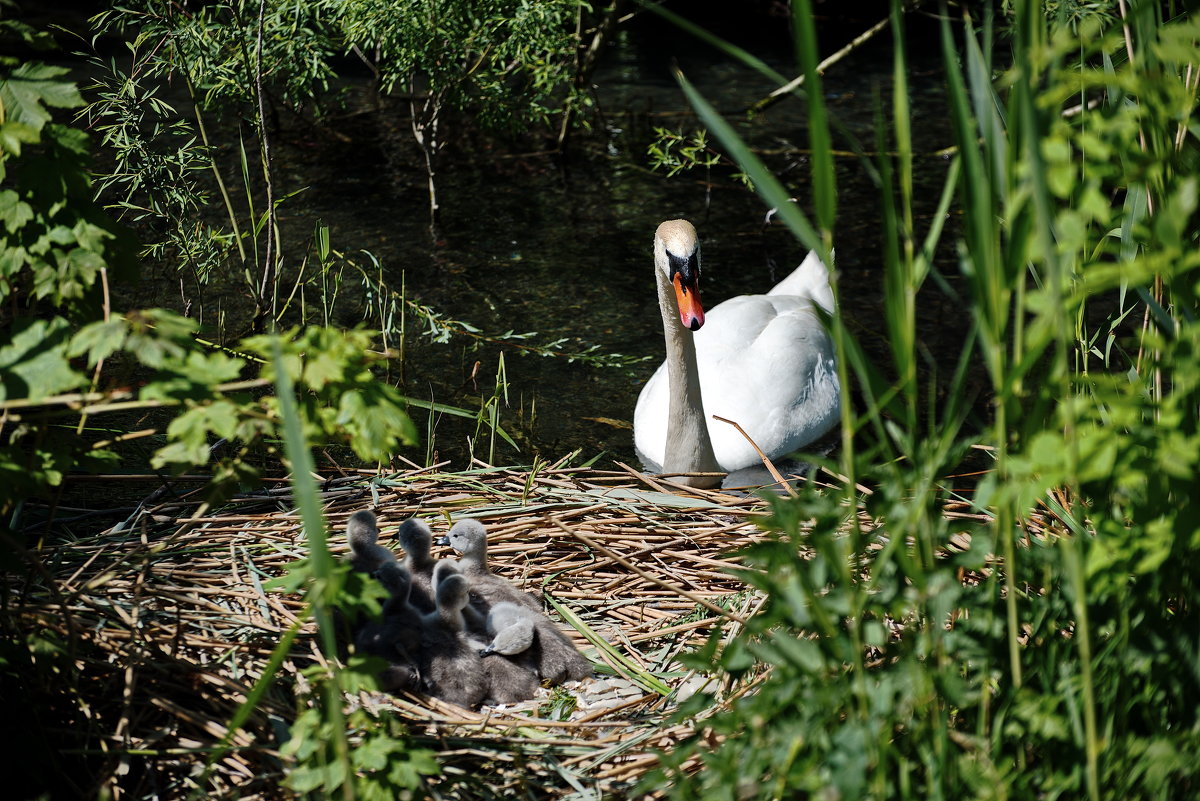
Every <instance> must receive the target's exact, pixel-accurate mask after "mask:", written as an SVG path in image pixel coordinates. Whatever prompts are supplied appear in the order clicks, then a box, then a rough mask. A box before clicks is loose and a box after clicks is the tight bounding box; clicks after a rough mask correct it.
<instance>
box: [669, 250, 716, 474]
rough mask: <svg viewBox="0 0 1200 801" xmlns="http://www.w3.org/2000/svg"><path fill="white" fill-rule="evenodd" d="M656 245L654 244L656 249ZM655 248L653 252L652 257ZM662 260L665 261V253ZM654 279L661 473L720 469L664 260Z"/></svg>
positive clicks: (691, 343)
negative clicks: (661, 367) (662, 363)
mask: <svg viewBox="0 0 1200 801" xmlns="http://www.w3.org/2000/svg"><path fill="white" fill-rule="evenodd" d="M657 250H658V249H657V248H656V251H657ZM659 255H660V254H659V252H656V253H655V257H656V259H657V258H658V257H659ZM662 261H663V262H665V261H666V257H665V254H664V255H663V256H662ZM655 277H656V278H657V280H658V305H659V309H660V310H661V311H662V318H663V335H664V337H665V339H666V345H667V380H668V387H669V394H670V402H669V403H668V406H667V449H666V454H665V456H664V458H663V466H662V468H663V472H664V473H710V472H716V471H719V470H720V466H719V465H718V464H717V458H716V456H715V455H714V454H713V447H712V440H711V439H710V438H709V436H708V421H707V420H706V419H705V415H704V401H703V399H702V397H701V395H700V371H699V370H698V369H697V367H696V343H695V341H694V340H693V339H692V332H691V331H688V330H687V329H686V328H684V327H683V324H682V323H681V322H680V321H679V307H678V305H677V304H676V302H675V290H674V288H673V287H672V286H671V284H670V283H669V282H668V281H667V276H666V270H665V264H660V265H659V269H657V270H655ZM676 481H678V482H679V483H680V484H686V485H688V486H691V487H711V486H715V485H716V484H719V483H720V479H719V478H717V477H711V478H701V477H692V478H687V477H684V478H679V479H676Z"/></svg>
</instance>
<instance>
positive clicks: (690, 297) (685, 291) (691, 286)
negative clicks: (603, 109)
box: [671, 273, 704, 331]
mask: <svg viewBox="0 0 1200 801" xmlns="http://www.w3.org/2000/svg"><path fill="white" fill-rule="evenodd" d="M671 283H672V284H673V285H674V287H675V302H676V303H677V304H678V305H679V322H681V323H683V327H684V328H686V329H688V330H690V331H699V330H700V326H702V325H704V307H703V306H702V305H700V287H698V286H697V285H696V282H695V281H690V282H688V283H686V284H685V283H684V282H683V276H682V275H680V274H679V273H675V277H674V278H673V279H672V280H671Z"/></svg>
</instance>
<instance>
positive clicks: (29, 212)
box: [0, 189, 34, 272]
mask: <svg viewBox="0 0 1200 801" xmlns="http://www.w3.org/2000/svg"><path fill="white" fill-rule="evenodd" d="M33 216H34V214H33V208H32V207H31V206H30V205H29V204H28V203H25V202H24V201H22V200H21V198H20V196H19V195H18V194H17V193H16V192H14V191H12V190H11V189H5V190H4V191H3V192H0V222H3V223H4V227H5V228H7V229H8V232H9V233H10V234H15V233H16V232H17V230H18V229H20V228H22V227H23V226H24V225H25V223H27V222H29V221H30V220H32V219H33ZM6 272H10V271H7V270H6Z"/></svg>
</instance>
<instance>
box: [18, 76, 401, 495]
mask: <svg viewBox="0 0 1200 801" xmlns="http://www.w3.org/2000/svg"><path fill="white" fill-rule="evenodd" d="M62 75H63V71H62V70H60V69H58V68H51V67H43V66H39V65H36V64H25V65H21V66H19V67H17V68H15V69H13V70H11V71H9V72H8V73H6V74H5V75H4V76H3V77H2V78H0V111H2V113H0V120H3V122H2V123H0V171H2V172H3V174H4V175H5V188H4V189H2V190H0V209H2V210H3V217H2V221H3V224H4V232H5V237H4V240H3V242H2V243H0V299H3V300H5V301H6V308H7V309H9V310H13V311H15V314H13V315H12V316H11V317H10V318H9V319H7V320H6V321H3V322H4V325H3V328H0V404H4V407H5V410H6V417H5V424H4V428H3V429H2V430H0V434H2V436H3V439H0V476H3V477H5V478H7V479H8V480H6V481H4V482H2V483H0V510H3V511H4V512H5V513H6V514H7V512H8V511H10V510H11V509H13V508H15V506H16V504H18V503H19V502H21V501H22V500H24V499H26V498H28V497H30V496H31V495H33V494H37V493H40V492H44V491H45V490H46V489H47V488H52V487H56V486H59V485H60V484H61V482H62V480H63V477H64V475H65V474H66V473H67V472H69V471H70V470H72V469H94V468H96V467H99V466H110V467H111V466H112V464H113V461H114V460H115V459H116V458H117V452H116V451H115V450H113V448H112V447H111V443H101V444H93V443H91V442H89V441H87V440H86V439H85V438H84V437H83V436H82V435H81V432H82V430H83V420H84V419H86V418H87V417H88V416H89V415H95V414H103V413H111V412H118V411H127V410H130V409H147V408H155V407H163V406H169V407H178V408H179V409H180V414H179V415H178V416H176V417H175V418H174V419H172V420H170V422H169V424H168V425H167V427H166V431H165V435H166V444H164V445H162V447H160V448H159V449H158V451H157V452H156V453H155V454H154V455H153V457H152V458H151V459H150V465H151V466H152V467H154V468H171V469H174V470H180V471H181V470H184V469H187V468H192V467H196V466H201V465H207V464H209V463H210V462H212V464H213V475H214V486H213V495H214V497H216V496H220V495H223V494H226V493H228V492H230V491H232V490H234V489H236V488H237V487H238V486H239V485H240V484H243V483H247V482H253V481H254V480H255V479H256V478H257V475H258V469H257V468H256V467H254V466H253V464H252V463H251V462H250V461H248V457H249V456H250V455H251V454H252V453H254V452H256V451H259V450H261V449H263V448H264V447H265V448H267V449H268V450H269V449H270V447H271V442H272V440H274V439H275V438H276V437H277V436H278V431H277V428H278V424H279V422H278V421H279V411H278V398H277V396H270V395H262V394H259V395H254V394H252V393H251V390H253V389H255V388H258V387H261V386H263V385H265V384H266V383H268V382H270V381H271V380H272V379H273V374H272V372H271V369H270V367H269V366H268V367H267V368H266V369H265V370H264V376H263V377H262V378H259V379H248V380H247V379H244V378H243V375H244V373H245V372H246V371H247V368H248V366H249V365H250V364H253V363H262V362H263V360H264V359H265V358H266V357H267V356H268V353H267V350H268V346H269V342H268V340H267V339H264V338H254V339H250V340H247V341H246V342H245V343H244V348H243V349H244V354H245V355H231V354H229V353H226V352H222V351H215V350H208V349H207V348H206V347H205V346H204V345H203V344H202V343H201V342H200V341H198V340H197V339H196V332H197V324H196V322H195V321H194V320H191V319H187V318H184V317H180V316H178V315H176V314H173V313H171V312H168V311H165V310H161V309H147V310H142V311H132V312H128V313H125V314H114V313H112V311H111V309H110V308H108V306H107V304H108V302H109V299H108V296H107V283H105V284H104V290H105V291H104V292H101V291H99V290H100V289H101V286H100V285H101V283H102V282H101V276H102V275H103V276H106V277H113V278H115V277H121V276H128V275H129V274H131V273H132V272H133V269H132V268H133V266H134V262H133V259H132V248H131V246H130V244H131V240H130V237H129V234H128V232H126V231H125V230H124V229H122V228H120V227H119V226H118V225H116V224H115V223H113V222H112V220H111V219H110V218H108V217H107V216H106V215H105V214H104V212H103V211H102V210H101V209H100V208H99V207H98V206H97V205H96V204H95V203H94V201H93V200H92V198H91V189H90V180H89V177H88V173H87V139H86V136H85V135H84V134H83V133H82V132H81V131H79V130H78V129H75V128H71V127H68V126H64V125H59V124H57V123H54V122H52V121H51V120H52V116H51V112H50V110H51V109H53V108H62V107H75V106H79V105H80V104H81V100H80V97H79V93H78V91H77V90H76V88H75V86H74V84H73V83H71V82H69V81H64V80H60V78H61V77H62ZM102 304H103V305H102ZM73 332H74V333H73ZM289 340H290V341H289V343H288V344H287V345H286V346H285V358H286V364H287V365H288V369H289V371H291V372H293V373H294V375H293V376H292V378H293V381H294V383H295V384H296V386H297V387H298V388H299V389H300V390H301V391H302V392H303V394H304V399H303V404H304V412H305V419H306V421H307V426H308V429H307V434H308V436H310V437H311V438H312V439H313V440H314V441H321V442H325V443H334V442H343V443H345V444H346V445H348V446H349V447H351V448H352V449H353V450H354V451H355V453H356V454H357V455H359V456H360V457H361V458H363V459H369V460H386V459H388V458H390V456H391V455H392V454H393V453H395V451H396V449H397V448H398V447H400V446H401V445H405V444H408V445H411V444H415V442H416V431H415V428H414V427H413V424H412V421H411V420H410V419H409V418H408V416H407V414H406V412H405V403H404V400H403V398H402V397H401V396H400V395H399V393H398V392H397V391H396V389H395V388H394V387H392V386H390V385H388V384H385V383H381V382H379V381H378V380H377V379H376V378H375V377H374V375H373V374H372V373H371V368H372V367H373V366H374V365H375V364H376V363H378V362H379V361H381V360H383V359H384V357H383V355H381V354H378V353H375V352H373V351H372V350H371V340H372V337H371V334H370V333H369V332H366V331H361V330H358V331H351V332H345V333H343V332H337V331H333V330H331V329H322V328H308V329H305V330H303V331H294V332H293V334H292V335H291V337H290V338H289ZM255 354H257V356H258V358H257V359H255V358H254V356H255ZM247 357H249V358H247ZM106 362H112V363H118V364H120V365H121V367H122V370H123V371H125V372H128V371H133V372H134V373H135V374H136V375H137V376H138V379H139V381H138V383H139V387H138V389H137V391H136V393H135V392H132V391H130V390H128V389H113V390H112V391H110V392H108V393H105V392H99V391H97V390H100V389H101V388H102V387H103V386H104V385H113V384H117V385H119V384H124V383H126V381H127V379H128V376H127V375H124V374H122V375H118V376H114V377H112V378H108V379H107V380H105V376H106V375H107V373H106V372H105V371H104V366H105V363H106ZM88 388H90V389H91V390H93V391H92V392H91V393H85V394H82V395H78V394H77V395H64V394H63V393H68V392H71V391H73V390H83V389H88ZM83 400H86V401H87V402H88V403H90V404H91V405H90V406H88V407H87V408H86V409H85V410H84V412H83V415H82V417H81V416H80V414H79V413H78V412H77V411H76V409H77V408H78V404H79V403H80V401H83ZM68 420H69V421H70V423H71V426H70V427H67V426H63V425H59V424H57V423H61V422H66V421H68ZM218 440H220V441H228V442H230V443H233V444H234V446H235V447H234V448H230V449H227V450H228V451H229V452H227V454H226V455H223V456H220V457H219V458H215V457H214V456H213V452H212V448H213V444H214V441H218Z"/></svg>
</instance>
